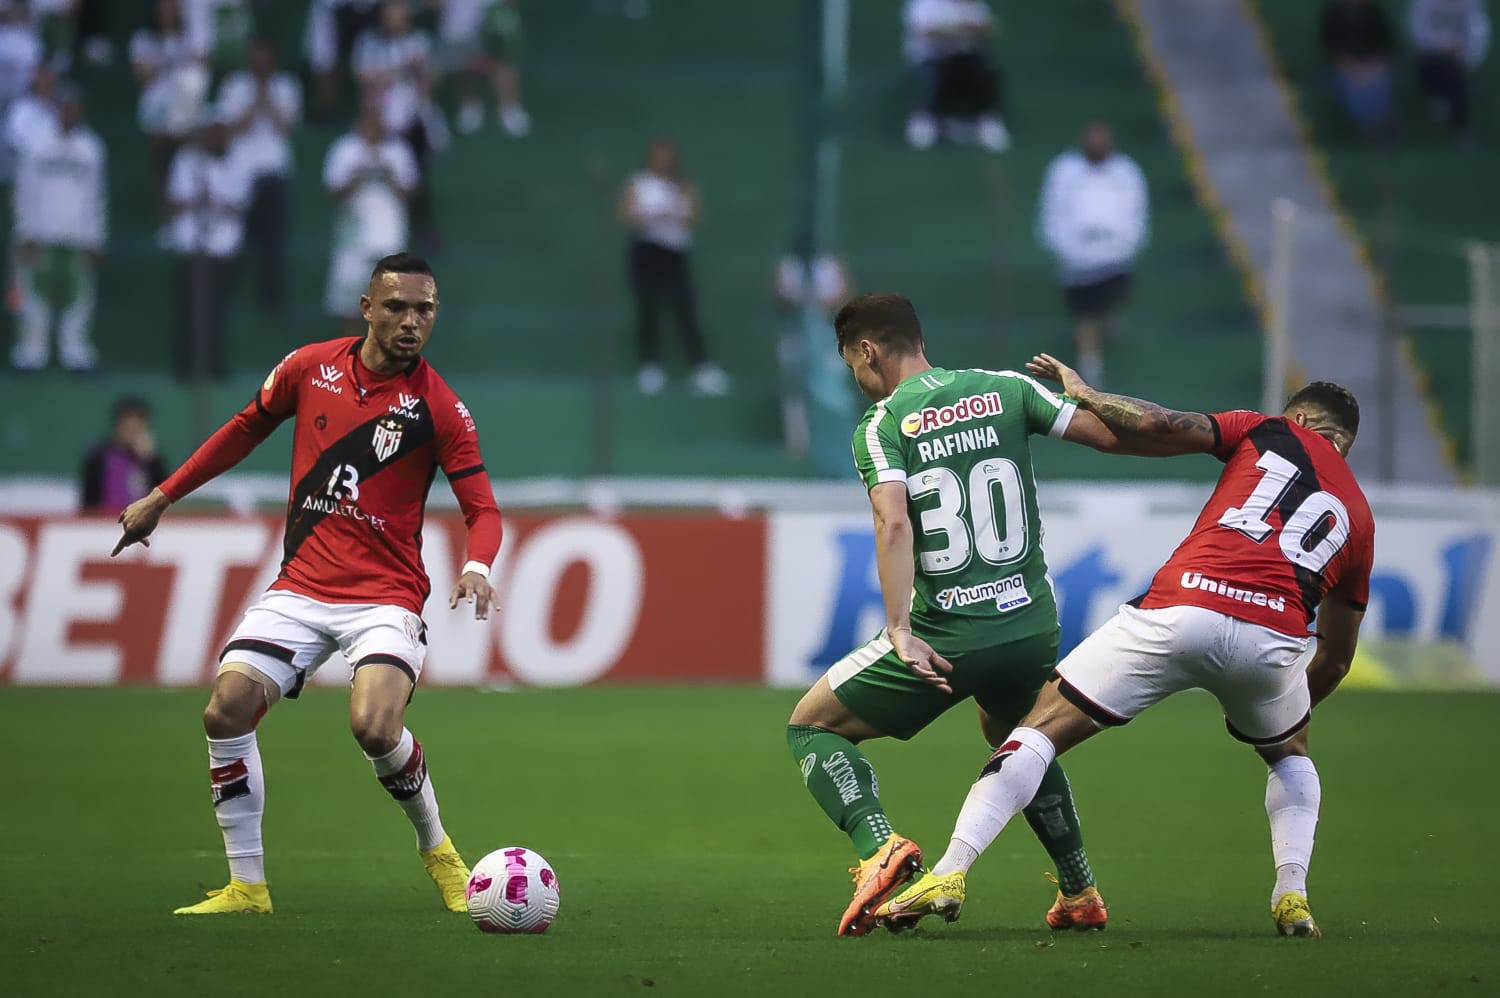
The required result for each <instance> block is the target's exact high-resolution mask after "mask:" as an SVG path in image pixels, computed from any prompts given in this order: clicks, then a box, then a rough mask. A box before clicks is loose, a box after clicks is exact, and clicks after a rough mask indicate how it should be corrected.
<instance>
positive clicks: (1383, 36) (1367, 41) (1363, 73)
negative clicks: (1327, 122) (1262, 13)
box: [1319, 0, 1396, 135]
mask: <svg viewBox="0 0 1500 998" xmlns="http://www.w3.org/2000/svg"><path fill="white" fill-rule="evenodd" d="M1319 34H1320V36H1321V37H1320V40H1321V43H1322V46H1323V58H1324V60H1325V61H1326V62H1327V63H1328V69H1329V72H1330V73H1331V74H1332V82H1333V91H1334V93H1335V94H1336V95H1337V96H1338V99H1339V102H1340V103H1342V104H1343V105H1344V110H1346V111H1347V112H1348V113H1349V117H1351V118H1353V119H1354V123H1355V124H1356V125H1357V126H1359V129H1360V131H1362V132H1364V133H1365V134H1366V135H1375V134H1378V133H1380V132H1383V131H1384V130H1385V129H1386V128H1387V127H1388V126H1389V124H1390V117H1391V109H1392V105H1393V103H1394V98H1395V84H1394V82H1393V79H1392V75H1391V58H1392V56H1393V55H1394V54H1395V51H1396V33H1395V30H1394V29H1393V28H1392V27H1391V17H1390V15H1389V14H1387V13H1386V10H1385V8H1384V7H1382V6H1381V5H1380V4H1379V3H1377V2H1376V0H1327V2H1326V3H1324V5H1323V19H1322V25H1321V28H1320V31H1319Z"/></svg>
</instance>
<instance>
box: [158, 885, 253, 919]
mask: <svg viewBox="0 0 1500 998" xmlns="http://www.w3.org/2000/svg"><path fill="white" fill-rule="evenodd" d="M270 913H271V892H270V891H269V890H267V889H266V882H265V881H264V880H262V881H261V882H260V883H258V884H247V883H245V882H244V881H243V880H231V881H230V882H229V883H228V884H227V885H226V886H224V887H221V888H219V889H218V890H216V891H209V892H208V897H207V898H206V899H205V900H202V901H199V902H198V903H197V904H190V905H188V906H187V907H186V908H178V909H177V910H176V911H174V912H172V914H174V915H240V914H245V915H269V914H270Z"/></svg>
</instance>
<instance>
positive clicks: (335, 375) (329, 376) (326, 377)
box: [312, 364, 344, 395]
mask: <svg viewBox="0 0 1500 998" xmlns="http://www.w3.org/2000/svg"><path fill="white" fill-rule="evenodd" d="M318 373H319V374H321V375H322V377H321V378H320V377H317V376H316V375H315V376H314V377H313V379H312V383H313V387H314V388H321V389H323V390H324V391H325V392H333V394H335V395H342V394H344V390H343V389H342V388H340V387H339V386H338V385H336V384H334V382H335V381H337V380H339V379H340V378H342V377H343V376H344V372H343V371H340V370H339V369H338V365H336V364H319V365H318Z"/></svg>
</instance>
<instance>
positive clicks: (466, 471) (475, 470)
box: [447, 464, 484, 482]
mask: <svg viewBox="0 0 1500 998" xmlns="http://www.w3.org/2000/svg"><path fill="white" fill-rule="evenodd" d="M483 470H484V465H482V464H476V465H474V466H473V467H471V468H461V469H460V470H458V471H450V472H447V475H448V481H450V482H456V481H458V480H459V479H460V478H468V477H469V476H470V475H477V474H479V473H480V472H481V471H483Z"/></svg>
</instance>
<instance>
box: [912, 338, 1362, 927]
mask: <svg viewBox="0 0 1500 998" xmlns="http://www.w3.org/2000/svg"><path fill="white" fill-rule="evenodd" d="M1027 367H1028V369H1029V370H1030V371H1031V372H1032V373H1033V374H1036V375H1039V376H1041V377H1045V378H1051V379H1053V380H1057V381H1060V382H1062V385H1063V390H1064V392H1065V393H1066V394H1067V395H1068V396H1070V397H1071V398H1073V399H1074V400H1076V401H1077V403H1078V407H1079V408H1080V409H1082V410H1085V411H1088V412H1092V413H1094V414H1095V415H1096V416H1098V417H1099V419H1100V420H1101V421H1102V422H1103V423H1104V424H1105V425H1106V426H1108V427H1109V428H1110V429H1111V430H1113V431H1114V432H1115V433H1116V434H1117V435H1119V436H1120V437H1121V438H1122V439H1134V440H1145V441H1155V442H1156V444H1157V445H1158V447H1159V450H1158V453H1160V454H1162V455H1168V454H1172V453H1178V454H1188V453H1195V452H1206V453H1209V454H1213V455H1214V456H1215V457H1217V458H1219V459H1220V460H1221V461H1223V462H1224V464H1225V467H1224V471H1223V472H1222V473H1221V474H1220V476H1219V482H1218V485H1217V486H1216V487H1215V488H1214V491H1213V494H1212V495H1211V496H1210V497H1209V500H1208V502H1207V504H1206V505H1205V506H1204V507H1203V512H1202V513H1201V514H1200V515H1199V516H1198V520H1197V522H1196V523H1195V524H1194V525H1193V529H1192V531H1191V533H1189V534H1188V536H1187V539H1186V540H1184V541H1183V542H1182V544H1180V545H1179V546H1178V548H1177V550H1176V551H1175V552H1173V554H1172V556H1171V558H1169V559H1168V560H1167V563H1166V565H1165V566H1163V567H1162V569H1161V571H1159V572H1158V573H1157V574H1156V577H1155V578H1153V579H1152V580H1151V586H1150V588H1149V589H1148V590H1147V591H1146V593H1145V595H1144V596H1142V597H1140V598H1139V599H1136V600H1134V601H1132V602H1131V603H1129V604H1126V605H1125V606H1122V607H1120V611H1119V613H1118V614H1117V615H1116V616H1115V617H1114V618H1113V619H1111V620H1110V621H1109V622H1108V623H1106V624H1105V625H1104V626H1103V627H1101V628H1100V629H1099V630H1097V631H1095V632H1094V633H1093V634H1091V635H1090V636H1089V637H1088V638H1086V639H1085V640H1084V641H1083V642H1081V643H1080V644H1079V645H1078V647H1077V648H1075V649H1073V651H1072V652H1071V653H1069V654H1068V656H1067V657H1066V658H1064V659H1063V660H1062V662H1060V663H1059V664H1058V666H1057V678H1056V679H1055V680H1054V681H1053V682H1051V683H1049V684H1048V685H1047V686H1045V687H1044V688H1043V690H1042V693H1041V696H1040V697H1038V698H1037V702H1036V706H1035V707H1033V708H1032V710H1031V712H1030V713H1028V714H1027V715H1026V716H1025V717H1024V718H1022V719H1021V723H1020V725H1018V726H1017V727H1016V728H1015V730H1013V731H1012V732H1011V733H1010V735H1009V736H1008V737H1007V738H1006V739H1005V740H1004V742H1003V743H1002V744H1001V746H1000V748H999V750H998V751H996V752H995V754H994V756H992V757H991V759H990V761H989V762H988V763H987V764H986V765H985V767H984V769H983V770H982V771H981V773H980V775H979V779H978V780H977V781H976V782H975V783H974V786H973V787H972V788H971V789H970V791H969V795H968V798H967V799H966V800H965V801H964V805H963V809H962V810H961V811H960V812H959V816H958V821H957V823H956V825H955V827H954V830H953V839H952V841H951V842H950V844H949V846H948V851H947V853H946V854H945V855H944V856H943V858H942V859H941V860H939V861H938V863H937V864H936V865H935V866H934V867H933V869H932V872H931V873H929V874H927V875H926V876H925V877H923V878H922V879H920V880H918V881H917V882H916V883H914V884H913V885H912V886H911V887H909V888H907V890H906V891H904V892H903V893H902V894H900V895H898V896H897V897H895V898H894V899H892V900H891V901H890V902H889V903H888V905H887V909H886V912H887V913H893V912H894V913H903V912H908V911H909V912H910V913H913V914H915V913H918V912H920V911H921V905H922V903H923V898H924V897H926V896H929V895H931V894H933V893H934V887H935V886H937V884H936V883H935V881H940V880H941V878H943V877H944V876H949V875H952V874H953V873H954V872H955V871H965V872H966V871H967V870H968V868H969V866H970V865H971V864H972V863H973V862H974V860H975V859H976V858H977V857H978V856H979V854H980V853H981V852H983V851H984V849H985V848H987V847H988V846H989V844H990V843H991V842H993V841H994V840H995V837H996V836H997V835H999V834H1000V830H1001V829H1002V828H1004V827H1005V824H1006V822H1008V821H1009V820H1010V819H1011V818H1012V817H1013V816H1015V814H1016V813H1017V812H1019V811H1020V810H1021V809H1022V808H1023V807H1024V806H1026V805H1027V804H1028V803H1030V802H1031V799H1032V797H1033V796H1034V795H1035V794H1036V788H1037V785H1038V783H1039V782H1040V781H1041V778H1042V774H1043V772H1045V770H1046V768H1047V767H1048V766H1049V765H1051V763H1052V761H1053V760H1054V759H1055V758H1056V757H1057V756H1059V755H1061V754H1062V753H1064V752H1066V751H1067V750H1068V749H1070V748H1072V747H1073V746H1075V745H1077V744H1078V743H1079V742H1081V741H1083V740H1085V739H1087V738H1089V737H1091V736H1092V735H1094V734H1095V733H1096V732H1098V731H1100V730H1102V729H1104V728H1107V727H1113V726H1117V725H1121V724H1124V723H1125V722H1127V721H1129V720H1130V719H1131V718H1133V717H1135V716H1136V715H1137V714H1139V713H1141V712H1142V711H1144V710H1146V709H1147V708H1148V707H1150V706H1152V705H1153V704H1156V703H1160V702H1161V701H1162V700H1164V699H1166V698H1167V697H1168V696H1171V695H1172V694H1173V693H1176V692H1179V691H1181V690H1186V689H1193V688H1201V689H1205V690H1208V691H1209V692H1210V693H1212V694H1214V696H1215V697H1217V698H1218V700H1219V704H1220V705H1221V706H1222V707H1223V710H1224V718H1225V721H1226V723H1227V725H1228V728H1229V733H1230V734H1231V735H1233V736H1234V737H1235V738H1237V739H1239V740H1240V741H1243V742H1246V743H1248V744H1249V745H1250V746H1251V747H1253V748H1254V749H1255V751H1256V752H1258V753H1259V754H1260V756H1261V758H1263V759H1264V760H1265V761H1266V764H1267V765H1268V766H1269V767H1270V772H1269V774H1268V778H1267V785H1266V813H1267V815H1268V816H1269V818H1270V821H1271V850H1272V853H1273V856H1274V859H1275V862H1276V886H1275V888H1274V890H1273V892H1272V895H1271V912H1272V919H1273V920H1274V922H1275V923H1276V929H1277V931H1278V932H1279V933H1280V934H1281V935H1285V936H1316V935H1320V934H1321V933H1320V932H1319V930H1318V927H1317V923H1316V922H1314V921H1313V917H1312V913H1311V911H1310V910H1309V908H1308V904H1307V867H1308V864H1309V862H1310V861H1311V859H1312V850H1313V836H1314V833H1315V831H1316V829H1317V824H1318V805H1319V801H1320V798H1321V788H1320V786H1319V783H1318V771H1317V769H1316V768H1315V767H1314V766H1313V762H1312V759H1311V758H1309V757H1308V751H1307V723H1308V719H1309V716H1310V712H1311V710H1312V708H1313V707H1315V706H1316V705H1317V704H1318V703H1319V702H1320V701H1322V700H1323V698H1324V697H1326V696H1328V694H1329V693H1331V692H1333V690H1334V688H1335V687H1336V686H1338V684H1339V681H1340V680H1342V679H1343V678H1344V675H1345V674H1346V673H1347V672H1348V671H1349V665H1350V663H1351V661H1352V660H1353V658H1354V647H1355V643H1356V641H1357V639H1358V636H1359V626H1360V621H1361V620H1362V619H1363V618H1364V612H1365V602H1366V600H1367V599H1368V594H1369V585H1370V564H1371V560H1372V558H1373V555H1374V542H1375V521H1374V518H1373V517H1372V516H1371V515H1370V507H1369V504H1368V503H1367V502H1366V501H1365V497H1364V493H1363V492H1361V491H1360V488H1359V485H1358V483H1356V482H1355V480H1354V474H1353V472H1351V471H1350V470H1349V465H1348V464H1347V463H1346V462H1345V458H1346V457H1347V455H1348V453H1349V448H1350V446H1352V445H1353V443H1354V436H1355V433H1356V432H1357V431H1358V430H1359V405H1358V403H1357V402H1356V401H1355V399H1354V396H1353V395H1351V394H1350V393H1349V392H1348V391H1347V390H1346V389H1344V388H1341V387H1340V386H1338V385H1335V384H1331V383H1329V382H1326V381H1318V382H1314V383H1312V384H1310V385H1308V386H1306V387H1305V388H1302V389H1301V390H1299V391H1298V392H1297V393H1296V394H1294V395H1293V396H1292V397H1291V399H1290V400H1289V401H1288V402H1287V405H1286V409H1285V411H1284V412H1283V413H1282V414H1281V415H1279V416H1265V415H1261V414H1260V413H1256V412H1246V411H1243V410H1241V411H1236V412H1221V413H1216V414H1214V415H1204V414H1202V413H1196V412H1177V411H1175V410H1171V409H1164V408H1162V407H1161V406H1158V405H1156V404H1155V403H1152V402H1145V401H1142V400H1140V399H1133V398H1126V397H1124V396H1121V395H1111V394H1108V393H1106V392H1100V391H1095V390H1094V389H1093V388H1090V387H1089V386H1088V385H1087V384H1086V383H1085V382H1084V381H1083V379H1082V378H1080V377H1079V376H1078V374H1077V372H1076V371H1074V370H1073V369H1072V368H1070V367H1067V366H1066V365H1064V364H1062V363H1060V362H1059V361H1057V360H1054V359H1053V358H1051V357H1049V356H1047V355H1046V354H1041V355H1038V356H1037V357H1036V358H1034V359H1033V360H1032V362H1031V363H1030V364H1028V365H1027ZM1314 617H1316V620H1317V628H1318V630H1317V634H1316V637H1317V638H1318V641H1317V648H1316V651H1315V652H1314V653H1313V654H1312V656H1311V658H1310V659H1309V658H1308V657H1307V655H1306V650H1307V647H1308V644H1309V639H1310V638H1311V637H1313V635H1311V634H1309V633H1308V625H1309V624H1310V623H1311V622H1312V621H1313V619H1314Z"/></svg>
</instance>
